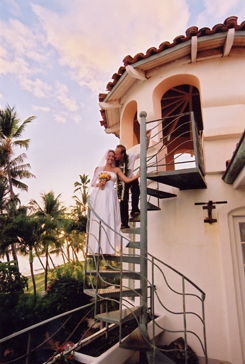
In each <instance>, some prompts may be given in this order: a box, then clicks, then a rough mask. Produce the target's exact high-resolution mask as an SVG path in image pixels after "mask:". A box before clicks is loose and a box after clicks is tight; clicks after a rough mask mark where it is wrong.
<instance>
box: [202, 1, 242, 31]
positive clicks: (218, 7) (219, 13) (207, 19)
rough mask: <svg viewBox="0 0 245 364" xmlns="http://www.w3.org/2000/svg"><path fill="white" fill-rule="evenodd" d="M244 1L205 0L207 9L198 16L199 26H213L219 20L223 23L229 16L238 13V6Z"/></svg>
mask: <svg viewBox="0 0 245 364" xmlns="http://www.w3.org/2000/svg"><path fill="white" fill-rule="evenodd" d="M243 2H244V0H204V6H205V10H204V11H203V12H202V13H200V14H199V15H198V17H197V23H198V25H199V27H204V26H209V27H210V28H212V27H213V26H214V25H216V24H217V23H218V22H222V23H223V22H224V20H225V19H226V18H227V17H229V16H232V15H236V14H237V8H238V6H241V5H243ZM244 10H245V9H244ZM217 19H218V21H217Z"/></svg>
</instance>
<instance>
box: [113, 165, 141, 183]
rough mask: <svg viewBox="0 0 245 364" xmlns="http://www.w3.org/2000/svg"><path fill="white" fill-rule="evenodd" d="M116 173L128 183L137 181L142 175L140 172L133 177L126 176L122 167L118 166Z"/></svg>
mask: <svg viewBox="0 0 245 364" xmlns="http://www.w3.org/2000/svg"><path fill="white" fill-rule="evenodd" d="M115 172H116V174H117V175H118V176H119V178H120V179H121V180H122V181H123V182H126V183H130V182H133V181H135V180H136V179H138V178H139V177H140V173H138V174H136V176H134V177H132V178H128V177H126V176H125V175H124V174H123V173H122V171H121V169H120V168H116V171H115Z"/></svg>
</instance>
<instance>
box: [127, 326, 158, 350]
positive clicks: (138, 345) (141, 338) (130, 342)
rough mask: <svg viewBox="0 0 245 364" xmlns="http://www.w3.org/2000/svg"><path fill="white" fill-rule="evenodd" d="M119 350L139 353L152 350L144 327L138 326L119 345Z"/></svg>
mask: <svg viewBox="0 0 245 364" xmlns="http://www.w3.org/2000/svg"><path fill="white" fill-rule="evenodd" d="M120 348H123V349H130V350H140V351H149V350H152V345H151V342H150V338H149V336H148V332H147V330H146V327H145V325H142V324H141V325H139V327H137V329H135V330H134V331H133V332H131V334H129V335H128V336H127V337H126V338H125V339H123V340H122V341H121V343H120Z"/></svg>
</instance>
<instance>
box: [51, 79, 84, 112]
mask: <svg viewBox="0 0 245 364" xmlns="http://www.w3.org/2000/svg"><path fill="white" fill-rule="evenodd" d="M68 92H69V90H68V87H67V86H66V85H65V84H62V83H61V82H58V81H57V82H56V97H57V99H58V100H59V101H60V102H61V103H62V105H64V106H65V107H66V109H68V110H69V111H72V112H73V111H77V110H78V109H79V106H78V105H77V102H76V100H74V99H73V98H72V97H69V96H68V95H67V94H68Z"/></svg>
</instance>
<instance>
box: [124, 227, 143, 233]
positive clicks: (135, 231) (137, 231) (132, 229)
mask: <svg viewBox="0 0 245 364" xmlns="http://www.w3.org/2000/svg"><path fill="white" fill-rule="evenodd" d="M121 231H122V232H123V233H125V234H140V228H128V229H121Z"/></svg>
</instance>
